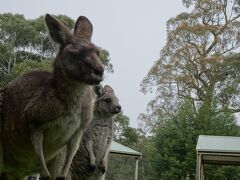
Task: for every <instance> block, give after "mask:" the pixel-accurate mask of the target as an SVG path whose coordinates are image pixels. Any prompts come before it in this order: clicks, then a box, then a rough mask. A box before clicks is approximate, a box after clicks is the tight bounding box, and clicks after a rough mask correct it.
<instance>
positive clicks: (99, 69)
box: [94, 67, 104, 76]
mask: <svg viewBox="0 0 240 180" xmlns="http://www.w3.org/2000/svg"><path fill="white" fill-rule="evenodd" d="M103 72H104V68H103V67H98V68H96V69H95V70H94V73H95V74H98V75H100V76H102V75H103Z"/></svg>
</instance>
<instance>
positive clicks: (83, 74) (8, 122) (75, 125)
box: [0, 14, 104, 180]
mask: <svg viewBox="0 0 240 180" xmlns="http://www.w3.org/2000/svg"><path fill="white" fill-rule="evenodd" d="M45 21H46V24H47V27H48V29H49V34H50V36H51V37H52V39H53V40H54V41H55V42H56V43H58V44H59V52H58V54H57V56H56V58H55V61H54V69H53V73H49V72H45V71H33V72H30V73H27V74H24V75H23V76H21V77H19V78H17V79H16V80H14V81H12V82H10V83H9V84H8V85H6V87H5V88H4V89H3V91H2V96H3V104H2V108H3V109H2V113H1V124H0V127H1V136H0V145H1V147H0V153H1V154H0V168H1V169H0V171H1V172H0V173H2V175H1V179H10V180H12V179H13V180H19V179H23V177H24V176H26V175H29V174H34V173H40V175H41V177H42V178H43V179H50V178H51V175H50V173H49V171H48V168H47V165H46V164H47V162H49V161H50V160H51V159H53V158H54V157H55V156H56V155H57V154H58V153H59V152H60V151H61V150H62V149H63V148H66V158H65V161H64V164H63V168H62V171H61V173H60V174H59V175H58V177H59V179H64V178H65V177H66V175H67V173H68V170H69V168H70V166H71V162H72V159H73V157H74V155H75V153H76V151H77V149H78V145H79V143H80V141H81V138H82V133H83V130H84V129H85V127H86V126H87V125H88V124H89V122H90V120H91V119H92V114H93V107H94V100H95V95H94V93H93V90H92V85H95V84H99V83H100V82H101V81H102V79H103V72H104V69H103V66H102V64H101V61H100V58H99V50H98V48H97V47H96V46H95V45H94V44H92V43H91V36H92V31H93V27H92V24H91V22H90V21H89V20H88V19H87V18H86V17H84V16H80V17H79V18H78V19H77V21H76V24H75V28H74V33H71V32H70V30H69V29H68V28H67V27H66V26H65V25H64V24H62V23H61V22H60V21H58V20H57V19H55V18H54V17H52V16H51V15H49V14H46V16H45Z"/></svg>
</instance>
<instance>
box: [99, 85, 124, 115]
mask: <svg viewBox="0 0 240 180" xmlns="http://www.w3.org/2000/svg"><path fill="white" fill-rule="evenodd" d="M95 92H96V94H97V99H96V105H95V107H96V109H97V111H98V112H99V113H102V114H105V115H110V116H111V115H114V114H117V113H119V112H121V106H120V105H119V102H118V98H117V97H116V95H115V94H114V91H113V89H112V88H111V87H110V86H108V85H106V86H104V88H103V87H102V86H101V85H99V86H97V87H96V88H95Z"/></svg>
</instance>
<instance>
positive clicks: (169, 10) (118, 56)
mask: <svg viewBox="0 0 240 180" xmlns="http://www.w3.org/2000/svg"><path fill="white" fill-rule="evenodd" d="M184 11H186V9H185V8H184V6H183V5H182V4H181V0H167V1H163V0H162V1H161V0H118V1H117V0H0V13H5V12H11V13H19V14H23V15H24V16H25V17H26V18H27V19H32V18H36V17H39V16H40V15H44V14H46V13H50V14H53V15H58V14H65V15H67V16H69V17H71V18H73V19H75V20H76V19H77V17H78V16H80V15H84V16H86V17H88V18H89V19H90V21H91V22H92V23H93V27H94V32H93V37H92V41H93V42H94V43H95V44H96V45H98V46H101V47H103V48H104V49H107V50H108V51H109V52H110V56H111V62H112V64H113V66H114V74H106V77H105V80H104V82H103V84H109V85H111V86H112V87H113V88H114V90H115V93H116V94H117V96H118V98H119V101H120V104H121V105H122V107H123V112H124V114H125V115H127V116H128V117H130V125H131V126H133V127H137V117H138V115H139V113H142V112H145V109H146V106H147V103H148V102H149V101H150V100H151V97H153V96H151V95H148V96H146V95H143V94H142V93H140V91H139V90H140V82H141V80H142V79H143V78H144V77H145V76H146V74H147V72H148V71H149V69H150V68H151V66H152V65H153V63H154V61H156V60H157V59H158V58H159V52H160V49H161V48H162V47H163V46H164V44H165V42H166V41H165V39H166V21H167V20H168V19H169V18H171V17H174V16H176V15H177V14H179V13H181V12H184Z"/></svg>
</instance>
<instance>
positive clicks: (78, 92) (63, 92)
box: [53, 70, 90, 102]
mask: <svg viewBox="0 0 240 180" xmlns="http://www.w3.org/2000/svg"><path fill="white" fill-rule="evenodd" d="M53 82H54V83H53V84H54V89H55V90H56V92H57V94H59V96H60V98H61V99H62V100H64V101H66V102H73V100H74V99H78V97H81V96H82V95H83V94H84V92H85V91H86V89H88V88H89V86H90V85H87V84H85V83H80V82H76V81H73V80H70V79H68V78H67V77H66V76H65V75H64V74H63V73H62V72H61V71H58V70H54V73H53Z"/></svg>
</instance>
